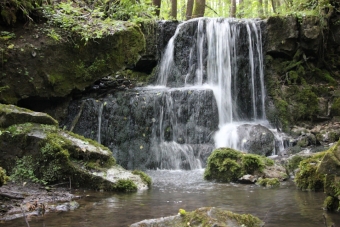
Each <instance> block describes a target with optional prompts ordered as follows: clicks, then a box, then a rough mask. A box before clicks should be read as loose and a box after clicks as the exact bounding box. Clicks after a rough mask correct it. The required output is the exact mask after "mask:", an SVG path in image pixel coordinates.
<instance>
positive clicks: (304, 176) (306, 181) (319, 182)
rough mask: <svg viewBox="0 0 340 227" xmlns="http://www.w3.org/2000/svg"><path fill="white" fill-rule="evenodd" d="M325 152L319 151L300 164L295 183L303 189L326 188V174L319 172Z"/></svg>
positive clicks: (319, 189) (316, 189) (320, 189)
mask: <svg viewBox="0 0 340 227" xmlns="http://www.w3.org/2000/svg"><path fill="white" fill-rule="evenodd" d="M324 155H325V152H321V153H317V154H315V155H313V156H311V157H309V158H307V159H305V160H302V161H301V162H300V164H299V171H298V172H297V173H296V175H295V183H296V185H297V187H298V188H300V189H302V190H312V191H322V190H323V188H324V179H325V176H324V174H321V173H319V172H317V169H318V167H319V165H320V162H321V160H322V159H323V157H324Z"/></svg>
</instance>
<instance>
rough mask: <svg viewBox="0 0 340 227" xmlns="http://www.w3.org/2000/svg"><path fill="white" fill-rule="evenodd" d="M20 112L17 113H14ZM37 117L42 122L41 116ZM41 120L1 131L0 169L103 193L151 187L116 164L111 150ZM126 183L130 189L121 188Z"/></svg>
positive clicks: (16, 176) (19, 177) (18, 177)
mask: <svg viewBox="0 0 340 227" xmlns="http://www.w3.org/2000/svg"><path fill="white" fill-rule="evenodd" d="M10 108H11V109H14V108H13V106H10ZM10 108H8V109H10ZM3 109H4V108H3ZM20 111H23V112H25V111H24V110H22V109H20ZM26 111H28V110H26ZM17 112H18V110H14V114H17ZM10 114H11V113H8V115H10ZM36 115H37V116H38V117H37V119H38V120H39V119H40V118H41V116H39V114H38V113H36ZM44 117H46V118H47V119H50V118H48V117H47V116H44ZM38 120H36V119H33V120H32V121H31V122H26V123H21V124H12V125H10V126H9V127H7V128H2V129H1V132H2V133H1V135H0V144H1V146H0V154H1V157H2V158H1V159H0V166H2V167H3V168H4V169H6V170H7V172H8V173H11V174H12V177H13V180H19V181H20V180H24V179H26V178H28V179H30V180H32V181H34V182H37V183H57V182H60V181H65V179H69V180H70V181H71V182H72V185H73V186H75V187H85V188H92V189H103V190H123V191H124V190H127V191H129V190H137V189H146V188H148V186H147V182H144V181H143V180H142V178H141V177H140V176H139V175H135V174H132V173H131V172H130V171H126V170H124V169H123V168H122V167H120V166H118V165H115V160H114V158H113V157H112V152H111V151H110V150H109V149H108V148H106V147H104V146H102V145H100V144H98V143H96V142H95V141H92V140H88V139H85V138H84V137H81V136H78V135H76V134H73V133H69V132H67V131H63V130H61V129H58V127H57V126H55V125H46V124H39V123H36V122H38ZM13 123H14V122H13ZM52 123H53V124H55V121H52ZM124 183H125V185H128V187H127V188H122V185H123V184H124Z"/></svg>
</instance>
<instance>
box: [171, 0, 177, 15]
mask: <svg viewBox="0 0 340 227" xmlns="http://www.w3.org/2000/svg"><path fill="white" fill-rule="evenodd" d="M171 17H172V19H177V0H171Z"/></svg>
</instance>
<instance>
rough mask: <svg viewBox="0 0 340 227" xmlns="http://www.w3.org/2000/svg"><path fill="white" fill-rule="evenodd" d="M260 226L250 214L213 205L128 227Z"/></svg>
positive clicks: (259, 221) (257, 219)
mask: <svg viewBox="0 0 340 227" xmlns="http://www.w3.org/2000/svg"><path fill="white" fill-rule="evenodd" d="M156 226H157V227H187V226H191V227H195V226H196V227H215V226H232V227H244V226H247V227H260V226H264V222H263V221H261V220H260V219H259V218H257V217H255V216H253V215H251V214H235V213H233V212H231V211H226V210H223V209H220V208H215V207H202V208H199V209H197V210H195V211H192V212H185V211H184V210H182V209H180V213H179V214H178V215H175V216H169V217H162V218H157V219H149V220H144V221H141V222H137V223H134V224H132V225H130V227H156Z"/></svg>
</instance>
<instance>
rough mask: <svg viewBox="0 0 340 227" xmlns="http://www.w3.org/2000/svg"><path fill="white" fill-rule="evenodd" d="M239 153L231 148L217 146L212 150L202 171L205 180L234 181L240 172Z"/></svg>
mask: <svg viewBox="0 0 340 227" xmlns="http://www.w3.org/2000/svg"><path fill="white" fill-rule="evenodd" d="M240 159H241V153H240V152H238V151H236V150H234V149H231V148H219V149H216V150H214V151H213V153H212V154H211V155H210V156H209V158H208V161H207V167H206V169H205V171H204V178H205V179H206V180H213V179H215V180H217V181H221V182H230V181H236V180H237V179H238V178H239V177H240V176H241V174H242V173H241V172H242V168H241V166H240V165H239V164H238V161H239V160H240Z"/></svg>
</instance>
